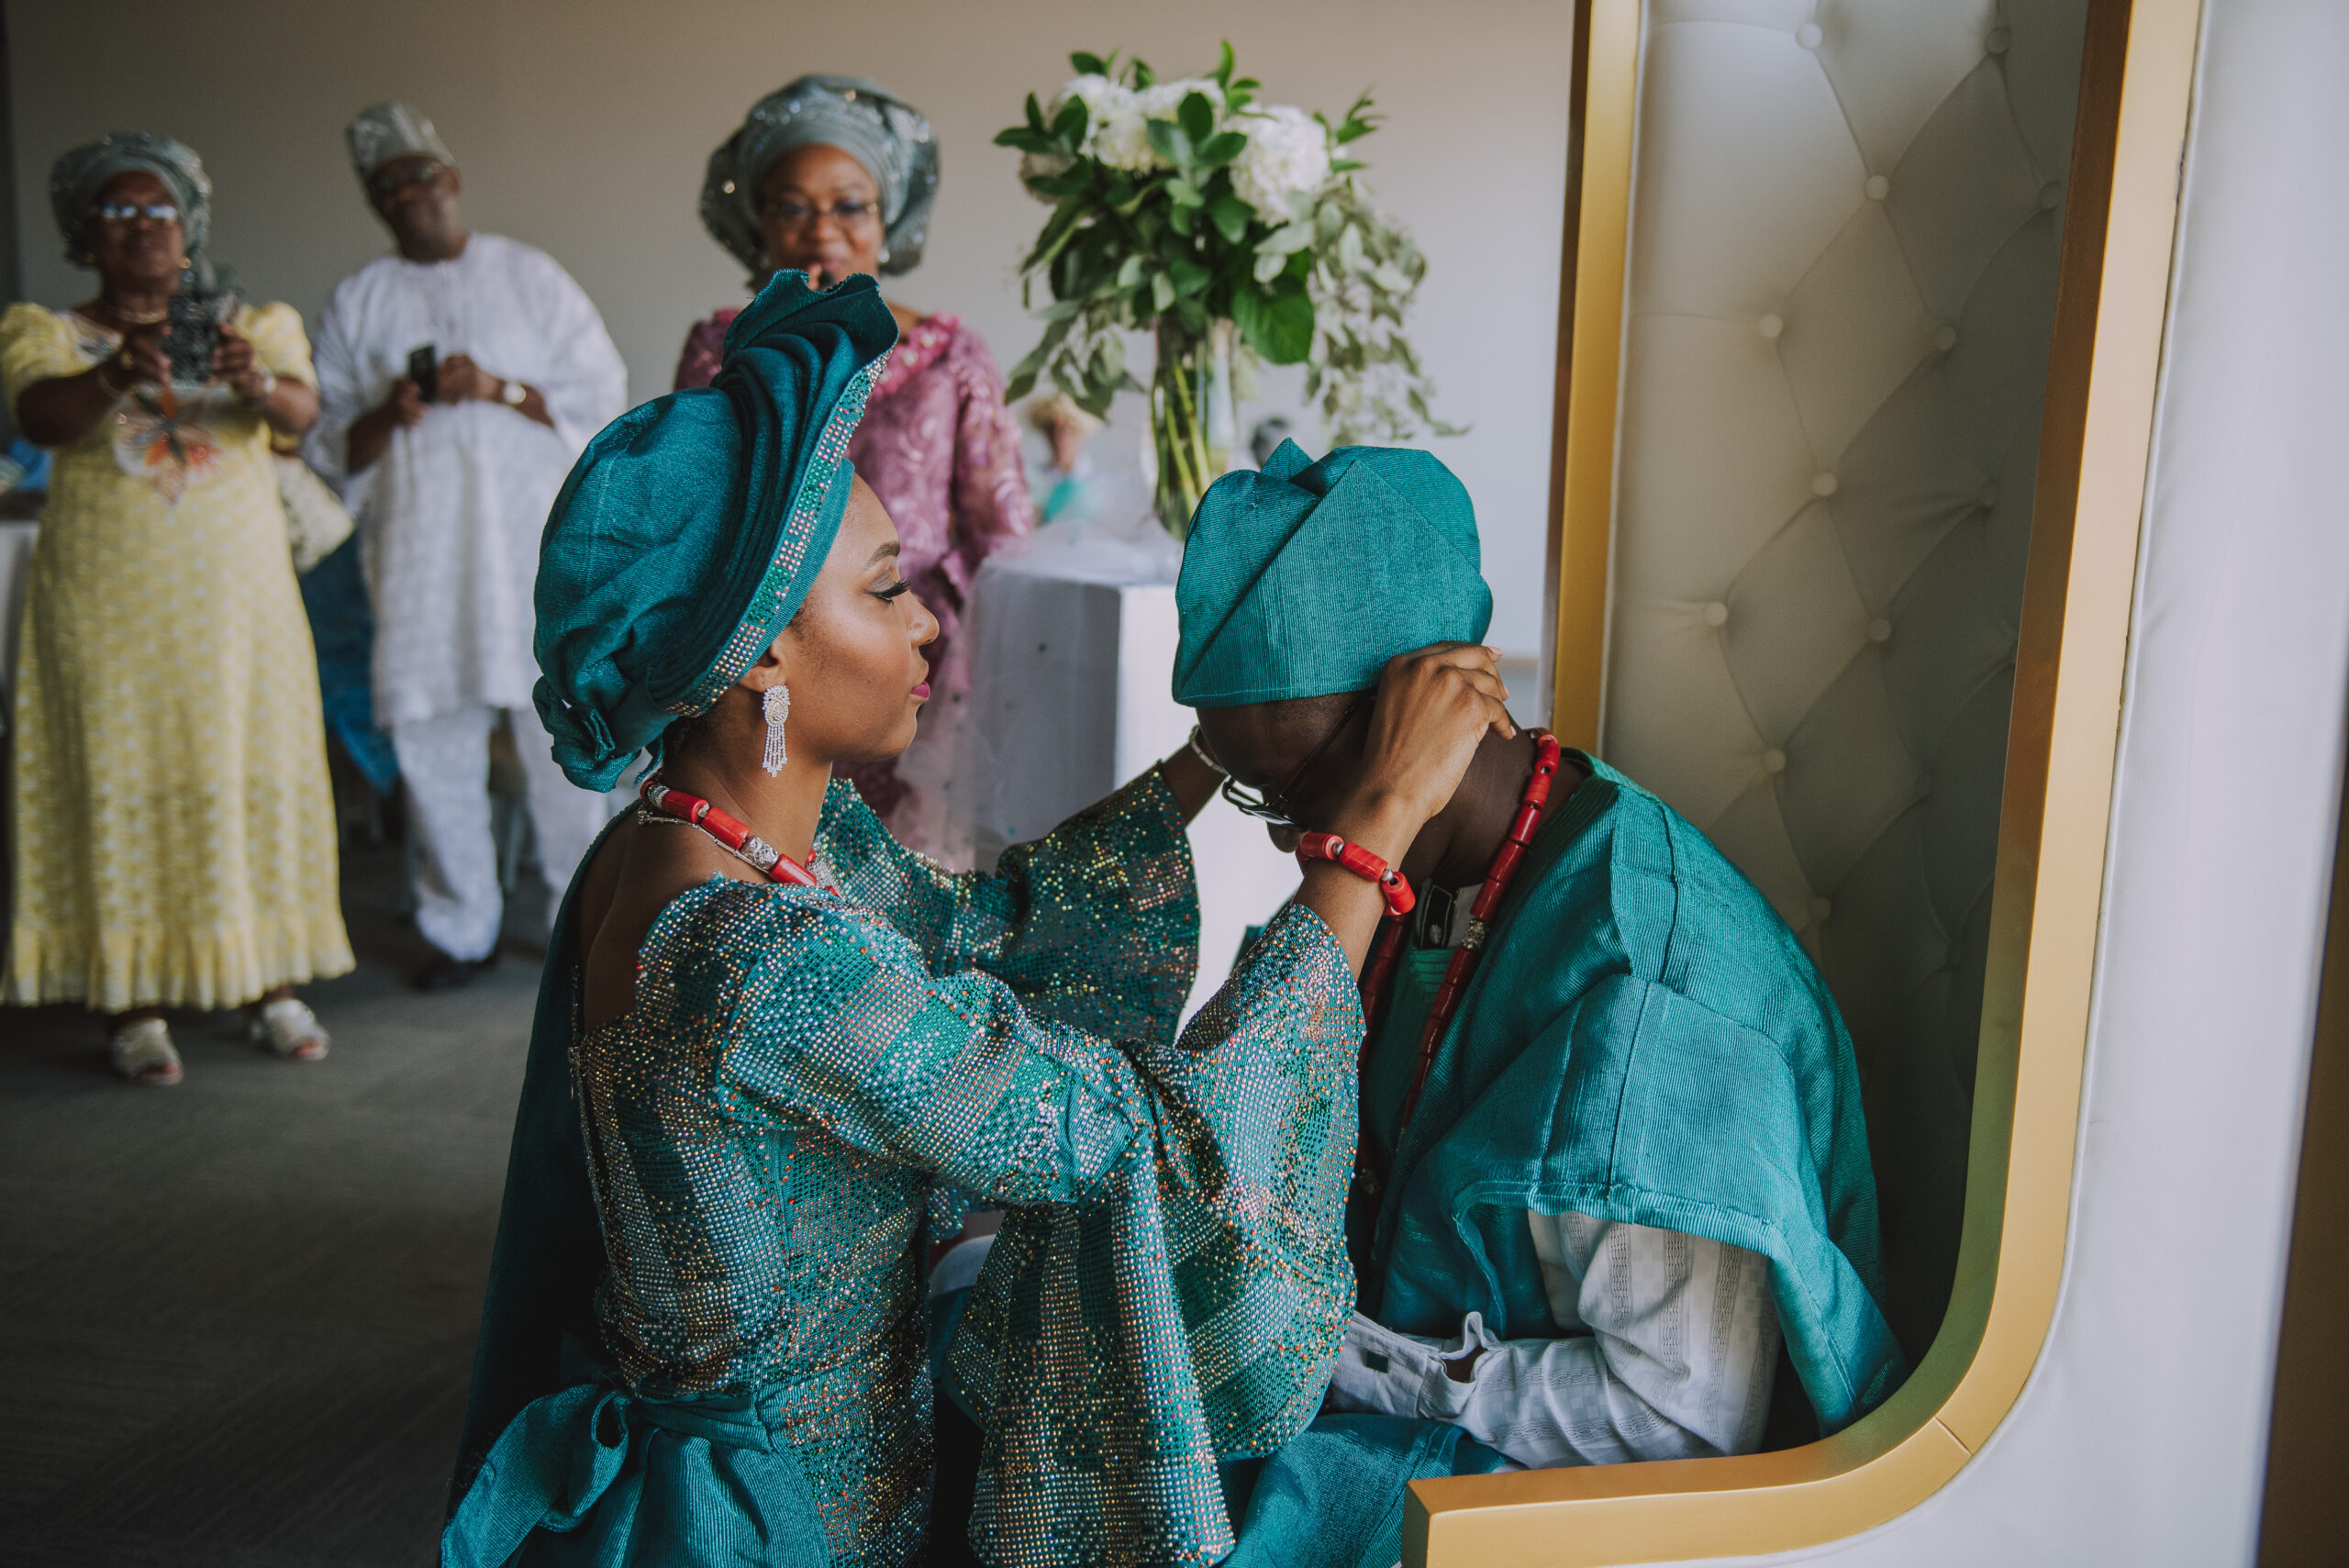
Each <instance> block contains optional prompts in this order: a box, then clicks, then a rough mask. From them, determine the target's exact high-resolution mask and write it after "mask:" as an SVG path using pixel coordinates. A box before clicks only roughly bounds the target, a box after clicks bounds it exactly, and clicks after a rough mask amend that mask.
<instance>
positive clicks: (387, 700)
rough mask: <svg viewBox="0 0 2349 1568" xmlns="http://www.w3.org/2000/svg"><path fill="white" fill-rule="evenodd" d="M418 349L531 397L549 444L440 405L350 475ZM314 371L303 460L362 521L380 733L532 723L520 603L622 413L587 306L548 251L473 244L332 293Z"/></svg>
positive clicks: (378, 270)
mask: <svg viewBox="0 0 2349 1568" xmlns="http://www.w3.org/2000/svg"><path fill="white" fill-rule="evenodd" d="M426 344H430V345H431V346H432V347H433V348H434V349H436V350H438V351H439V353H440V357H441V358H442V359H447V358H448V357H449V356H451V354H459V353H462V354H470V355H471V356H473V360H474V361H475V362H477V363H478V364H480V366H481V367H482V368H483V369H484V370H485V371H487V372H488V373H490V374H492V375H495V376H500V377H504V378H505V379H507V380H509V381H519V382H523V383H526V384H529V385H530V386H534V387H536V388H538V389H539V391H540V393H541V394H543V395H545V398H546V404H547V412H548V413H549V414H550V415H551V416H552V417H553V418H554V428H552V429H549V428H547V427H545V426H544V425H541V424H539V423H538V422H537V421H535V420H532V419H528V418H525V417H522V416H521V415H520V414H518V413H516V412H515V411H514V410H513V409H511V408H508V407H506V406H503V405H502V404H496V403H480V402H473V403H461V404H456V405H453V406H446V407H442V406H433V407H431V408H429V409H428V411H427V412H426V414H425V416H424V422H423V423H422V424H420V425H418V426H417V428H414V429H412V430H402V431H399V432H398V433H397V434H395V435H394V436H393V437H392V441H391V445H390V447H389V448H388V449H386V450H385V451H384V455H383V456H382V457H380V458H378V459H377V460H376V461H375V462H373V463H372V464H370V465H369V466H368V467H367V468H366V469H364V470H363V471H362V472H361V473H356V474H353V473H350V472H349V468H348V464H347V462H346V461H345V459H346V457H347V454H348V449H349V443H350V438H351V422H352V421H353V420H355V419H357V418H358V417H360V416H361V415H362V414H365V413H366V412H367V411H368V410H370V409H372V408H373V407H375V406H378V405H380V404H381V403H382V402H383V401H384V398H385V397H386V396H387V395H390V392H391V388H392V383H393V382H395V381H396V380H397V379H399V377H401V376H403V375H405V374H406V373H407V361H408V355H409V353H410V352H411V351H412V350H416V349H418V348H422V347H423V346H425V345H426ZM317 371H318V398H319V404H320V408H319V416H318V422H317V427H316V428H314V429H313V430H312V431H311V432H310V438H309V440H308V443H307V447H306V455H307V456H308V458H309V459H310V462H312V464H313V465H314V466H316V467H317V469H318V471H319V472H320V473H324V474H326V475H327V476H328V478H329V479H332V480H335V481H337V482H338V483H339V484H340V485H341V486H342V489H343V495H344V497H345V499H346V500H348V501H349V502H350V503H351V510H352V511H353V513H354V514H356V516H357V517H358V518H359V526H360V531H361V539H362V546H363V549H364V551H365V556H366V561H367V569H368V573H367V575H368V582H369V584H370V586H371V588H372V589H373V595H374V601H375V621H376V628H375V666H374V687H375V717H376V719H377V721H378V722H380V723H383V724H386V725H392V726H396V725H398V724H399V723H401V722H402V721H404V720H408V719H420V718H431V717H438V716H440V715H443V714H450V713H454V712H456V711H458V710H459V709H461V708H465V707H471V706H488V707H504V708H518V709H522V710H524V711H529V708H530V686H531V684H532V683H533V682H534V681H535V680H536V679H537V678H538V666H537V663H536V662H535V661H534V660H533V659H532V657H531V653H530V631H531V626H532V615H531V606H530V588H531V584H532V582H533V580H534V579H535V577H536V576H537V573H538V565H539V536H540V533H541V532H542V531H543V530H544V529H545V528H546V521H547V509H548V508H549V507H550V506H552V505H553V504H554V498H555V493H556V492H557V491H558V490H560V489H562V481H563V476H564V475H565V474H567V473H570V471H571V464H572V462H573V460H574V459H576V458H577V457H578V455H579V451H580V449H581V448H583V447H584V446H585V445H586V444H587V439H588V438H589V437H591V436H593V435H594V434H595V433H596V431H597V430H599V429H601V428H604V427H605V426H606V425H607V424H609V423H610V422H611V421H612V420H614V419H616V418H618V417H619V415H620V413H621V412H622V410H624V409H625V408H626V407H627V405H628V367H627V366H626V365H624V364H622V363H621V361H620V355H619V350H618V349H616V348H614V347H613V346H612V339H611V335H610V334H609V333H607V332H606V331H605V330H604V323H603V318H602V317H599V316H598V315H596V306H595V305H594V303H593V302H592V301H590V300H589V299H588V297H587V295H585V293H584V292H583V291H582V290H581V288H580V287H579V285H578V284H576V283H573V281H572V278H571V274H570V273H568V272H564V271H563V270H562V266H561V265H560V264H558V263H557V262H556V261H555V260H554V258H552V257H551V256H549V255H548V254H546V252H544V251H542V250H535V249H533V248H532V247H530V246H528V245H524V244H522V243H520V242H519V241H518V240H513V239H505V238H503V237H501V236H499V235H495V234H476V235H473V237H472V239H469V240H468V241H467V242H466V245H465V249H464V250H463V252H462V254H460V255H459V256H458V257H457V258H456V259H455V260H453V261H437V262H430V263H425V262H417V261H407V260H406V259H405V258H403V257H399V256H385V257H383V258H381V259H380V260H377V261H370V262H369V263H368V264H367V265H366V266H364V267H362V268H361V269H359V271H357V272H353V273H352V274H351V276H349V277H347V278H345V279H343V281H342V282H341V284H339V285H337V287H336V289H335V291H334V298H333V299H332V301H331V302H330V303H329V304H328V306H327V310H326V314H325V316H324V317H321V318H320V320H319V322H318V332H317Z"/></svg>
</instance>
